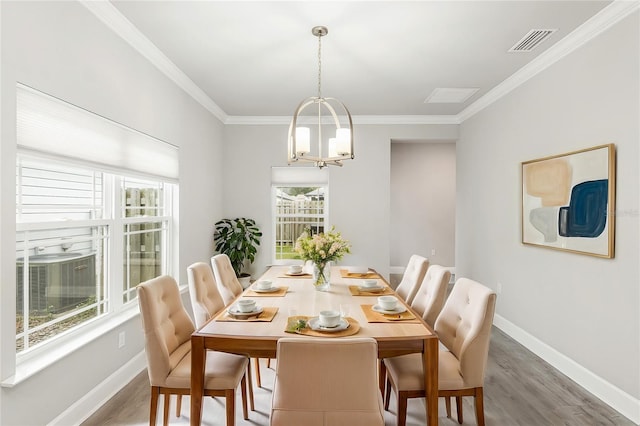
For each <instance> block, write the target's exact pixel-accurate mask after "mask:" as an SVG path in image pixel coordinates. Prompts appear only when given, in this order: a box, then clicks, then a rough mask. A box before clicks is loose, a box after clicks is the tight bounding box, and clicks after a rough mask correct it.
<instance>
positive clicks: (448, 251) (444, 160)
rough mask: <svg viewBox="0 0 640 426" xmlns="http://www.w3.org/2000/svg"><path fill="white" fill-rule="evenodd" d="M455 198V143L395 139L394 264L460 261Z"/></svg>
mask: <svg viewBox="0 0 640 426" xmlns="http://www.w3.org/2000/svg"><path fill="white" fill-rule="evenodd" d="M455 199H456V145H455V143H451V142H449V143H421V142H394V143H392V144H391V266H394V267H405V266H406V265H407V262H408V261H409V258H410V257H411V255H413V254H419V255H421V256H424V257H426V258H428V259H429V262H430V264H434V265H436V264H437V265H442V266H455V211H456V204H455ZM432 250H435V254H433V253H432Z"/></svg>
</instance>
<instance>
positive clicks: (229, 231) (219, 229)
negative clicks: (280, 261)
mask: <svg viewBox="0 0 640 426" xmlns="http://www.w3.org/2000/svg"><path fill="white" fill-rule="evenodd" d="M260 237H262V232H261V231H260V229H259V228H258V226H257V225H256V222H255V220H253V219H247V218H244V217H238V218H235V219H222V220H219V221H218V222H216V224H215V232H214V234H213V241H214V243H215V249H216V251H217V252H219V253H224V254H226V255H227V256H229V259H230V260H231V266H233V270H234V271H235V273H236V276H237V277H238V280H240V283H241V284H242V286H243V287H245V288H246V287H247V286H248V285H249V283H250V280H251V274H248V273H246V272H243V269H244V268H245V266H248V265H247V263H248V264H249V265H250V264H251V263H253V261H254V260H255V258H256V253H257V252H258V246H259V245H260Z"/></svg>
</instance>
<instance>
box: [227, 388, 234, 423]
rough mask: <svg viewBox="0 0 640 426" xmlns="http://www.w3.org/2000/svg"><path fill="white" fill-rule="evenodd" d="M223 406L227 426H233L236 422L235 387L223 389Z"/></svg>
mask: <svg viewBox="0 0 640 426" xmlns="http://www.w3.org/2000/svg"><path fill="white" fill-rule="evenodd" d="M224 397H225V408H226V410H225V411H226V413H227V426H235V424H236V416H235V414H236V391H235V389H227V390H225V391H224Z"/></svg>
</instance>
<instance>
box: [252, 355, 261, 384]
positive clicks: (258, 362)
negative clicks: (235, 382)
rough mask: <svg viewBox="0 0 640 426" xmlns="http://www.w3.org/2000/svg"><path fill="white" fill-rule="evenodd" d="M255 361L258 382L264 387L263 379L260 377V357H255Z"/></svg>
mask: <svg viewBox="0 0 640 426" xmlns="http://www.w3.org/2000/svg"><path fill="white" fill-rule="evenodd" d="M253 363H254V365H255V368H256V384H257V385H258V387H259V388H261V387H262V380H261V378H260V358H254V359H253Z"/></svg>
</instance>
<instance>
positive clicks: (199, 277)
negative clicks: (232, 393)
mask: <svg viewBox="0 0 640 426" xmlns="http://www.w3.org/2000/svg"><path fill="white" fill-rule="evenodd" d="M187 282H188V283H189V298H190V299H191V308H192V309H193V318H194V320H195V323H196V328H200V327H202V326H203V325H204V324H205V323H206V322H207V321H209V320H210V319H211V318H212V317H213V315H214V314H216V313H217V312H220V311H221V310H222V309H224V307H225V306H224V302H223V301H222V297H221V296H220V292H219V291H218V287H217V286H216V280H215V278H214V277H213V271H212V270H211V266H210V265H208V264H206V263H204V262H196V263H193V264H192V265H190V266H189V267H188V268H187ZM256 362H258V360H257V359H256ZM247 368H248V372H249V374H248V375H247V377H248V379H249V406H250V407H251V411H255V402H254V400H253V383H252V382H253V381H252V380H251V364H250V363H249V364H248V365H247ZM256 381H257V382H259V377H258V378H257V379H256Z"/></svg>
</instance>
